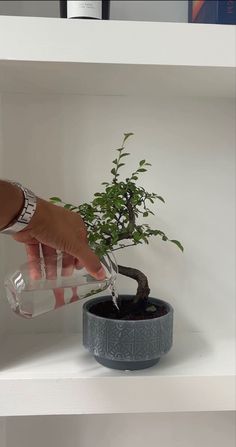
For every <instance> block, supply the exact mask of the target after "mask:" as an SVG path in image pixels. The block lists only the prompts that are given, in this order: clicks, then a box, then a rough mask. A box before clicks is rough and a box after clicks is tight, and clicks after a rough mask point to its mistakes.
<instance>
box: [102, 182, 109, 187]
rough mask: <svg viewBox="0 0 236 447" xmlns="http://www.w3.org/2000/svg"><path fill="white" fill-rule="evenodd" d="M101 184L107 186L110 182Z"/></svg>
mask: <svg viewBox="0 0 236 447" xmlns="http://www.w3.org/2000/svg"><path fill="white" fill-rule="evenodd" d="M101 185H105V186H107V185H109V183H108V182H102V183H101Z"/></svg>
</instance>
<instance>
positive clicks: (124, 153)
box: [120, 152, 130, 158]
mask: <svg viewBox="0 0 236 447" xmlns="http://www.w3.org/2000/svg"><path fill="white" fill-rule="evenodd" d="M127 155H130V153H129V152H123V154H121V155H120V158H122V157H127Z"/></svg>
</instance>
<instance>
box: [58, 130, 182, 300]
mask: <svg viewBox="0 0 236 447" xmlns="http://www.w3.org/2000/svg"><path fill="white" fill-rule="evenodd" d="M132 135H133V133H125V134H124V138H123V142H122V145H121V147H120V148H118V149H116V152H117V154H116V158H115V159H114V160H113V161H112V163H113V167H112V169H111V175H112V177H111V179H110V181H107V182H103V183H102V186H103V190H102V191H101V192H96V193H95V194H94V198H93V200H92V201H91V202H90V203H83V204H81V205H78V206H75V205H72V204H69V203H64V202H62V201H61V199H60V198H58V197H52V198H51V200H52V201H53V202H54V203H60V204H61V205H63V206H64V207H65V208H67V209H69V210H71V211H74V212H78V213H80V215H81V216H82V218H83V219H84V222H85V223H86V226H87V230H88V241H89V244H90V246H91V247H93V248H94V249H95V251H96V253H97V254H98V255H99V256H102V255H104V254H106V253H107V252H109V251H116V250H122V249H124V248H126V247H130V246H134V245H139V244H143V243H145V244H148V243H149V240H150V238H151V237H153V236H158V237H160V238H161V239H162V240H163V241H164V242H166V241H170V242H172V243H173V244H175V245H176V246H177V247H178V248H179V249H180V250H182V251H183V246H182V245H181V243H180V242H179V241H177V240H175V239H169V238H168V237H167V235H166V234H165V233H164V232H163V231H162V230H159V229H156V228H151V227H150V225H149V224H148V223H141V222H139V220H140V219H139V218H142V220H143V218H145V219H146V218H148V216H149V215H150V214H154V213H153V211H152V210H151V209H150V206H151V205H152V204H153V203H154V202H155V201H156V200H159V201H161V202H163V203H164V202H165V201H164V199H163V197H161V196H159V195H158V194H156V193H153V192H148V191H146V190H145V189H144V188H143V187H141V186H138V180H139V177H140V176H141V175H142V174H143V173H145V172H146V171H147V169H148V167H149V166H151V165H150V163H147V161H146V160H141V161H140V162H139V164H138V166H137V169H136V170H135V171H133V172H132V173H131V174H130V176H129V177H127V178H125V179H123V180H122V179H121V178H120V173H121V170H122V167H123V166H124V165H125V163H124V161H125V160H126V157H128V156H129V155H130V154H129V153H128V152H126V151H125V143H126V141H127V140H128V138H130V137H131V136H132ZM118 271H119V273H120V274H121V275H124V276H128V277H130V278H132V279H134V280H136V281H137V283H138V287H137V293H136V296H135V298H134V302H133V303H134V304H136V305H138V304H141V303H142V305H144V304H145V303H147V299H148V296H149V293H150V289H149V285H148V279H147V277H146V275H145V274H144V273H143V272H141V271H140V270H137V269H134V268H132V267H127V266H123V265H118Z"/></svg>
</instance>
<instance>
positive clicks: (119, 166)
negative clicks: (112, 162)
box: [117, 163, 125, 168]
mask: <svg viewBox="0 0 236 447" xmlns="http://www.w3.org/2000/svg"><path fill="white" fill-rule="evenodd" d="M121 166H125V164H124V163H119V164H118V166H117V167H118V168H121Z"/></svg>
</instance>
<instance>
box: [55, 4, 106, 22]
mask: <svg viewBox="0 0 236 447" xmlns="http://www.w3.org/2000/svg"><path fill="white" fill-rule="evenodd" d="M109 14H110V0H99V1H81V0H76V1H70V0H60V15H61V17H62V18H68V19H97V20H108V19H109Z"/></svg>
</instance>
